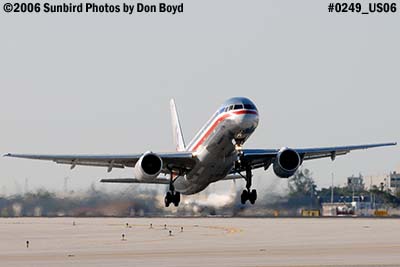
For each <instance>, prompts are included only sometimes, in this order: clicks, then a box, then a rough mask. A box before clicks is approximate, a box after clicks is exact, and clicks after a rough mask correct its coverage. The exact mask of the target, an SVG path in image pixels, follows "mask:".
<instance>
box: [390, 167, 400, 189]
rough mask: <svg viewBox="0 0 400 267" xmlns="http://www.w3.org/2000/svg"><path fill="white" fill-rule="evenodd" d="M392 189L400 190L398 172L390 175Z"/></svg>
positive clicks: (399, 174)
mask: <svg viewBox="0 0 400 267" xmlns="http://www.w3.org/2000/svg"><path fill="white" fill-rule="evenodd" d="M390 187H391V188H400V173H397V172H396V171H394V172H392V173H390Z"/></svg>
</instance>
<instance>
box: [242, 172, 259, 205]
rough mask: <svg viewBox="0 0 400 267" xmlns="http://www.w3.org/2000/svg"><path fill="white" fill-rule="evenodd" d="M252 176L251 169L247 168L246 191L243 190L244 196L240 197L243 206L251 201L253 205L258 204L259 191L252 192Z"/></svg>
mask: <svg viewBox="0 0 400 267" xmlns="http://www.w3.org/2000/svg"><path fill="white" fill-rule="evenodd" d="M252 176H253V175H252V173H251V167H250V166H248V167H246V177H244V178H245V180H246V189H244V190H243V192H242V195H241V196H240V202H241V203H242V204H245V203H246V201H247V200H248V201H250V203H251V204H254V203H256V200H257V191H256V190H255V189H253V190H251V191H250V188H251V178H252Z"/></svg>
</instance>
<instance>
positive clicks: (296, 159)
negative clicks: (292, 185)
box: [273, 147, 301, 178]
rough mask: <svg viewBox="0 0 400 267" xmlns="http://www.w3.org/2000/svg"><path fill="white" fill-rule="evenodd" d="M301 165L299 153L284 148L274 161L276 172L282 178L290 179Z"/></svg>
mask: <svg viewBox="0 0 400 267" xmlns="http://www.w3.org/2000/svg"><path fill="white" fill-rule="evenodd" d="M300 165H301V158H300V155H299V153H297V152H296V151H295V150H293V149H290V148H287V147H284V148H282V149H281V150H280V151H279V152H278V155H277V156H276V159H275V161H274V167H273V168H274V172H275V174H276V175H277V176H278V177H280V178H289V177H290V176H292V175H293V174H294V173H295V172H296V171H297V169H298V168H299V167H300Z"/></svg>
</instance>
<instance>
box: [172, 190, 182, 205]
mask: <svg viewBox="0 0 400 267" xmlns="http://www.w3.org/2000/svg"><path fill="white" fill-rule="evenodd" d="M180 201H181V193H179V192H175V194H174V195H173V201H172V202H173V203H174V206H175V207H178V206H179V202H180Z"/></svg>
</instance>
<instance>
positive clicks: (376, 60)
mask: <svg viewBox="0 0 400 267" xmlns="http://www.w3.org/2000/svg"><path fill="white" fill-rule="evenodd" d="M53 2H54V3H62V2H61V1H53ZM73 2H74V1H73ZM111 2H112V3H116V4H118V3H122V2H120V1H113V0H111V1H110V2H109V3H111ZM154 3H156V2H154ZM171 3H181V2H175V1H174V2H171ZM183 3H184V12H183V13H182V14H175V15H171V14H160V13H154V14H133V15H126V14H15V13H10V14H6V13H5V12H3V10H1V12H0V13H1V14H0V34H1V42H0V55H1V57H0V92H1V97H0V123H1V131H0V136H1V138H0V153H1V154H4V153H8V152H13V153H46V154H47V153H49V154H57V153H60V154H67V153H71V154H79V153H91V154H95V153H101V154H104V153H107V154H118V153H141V152H145V151H148V150H152V151H154V152H165V151H173V150H174V144H173V139H172V130H171V125H170V124H171V123H170V114H169V99H170V98H172V97H174V98H175V100H176V103H177V108H178V111H179V113H180V117H181V118H180V120H181V123H182V128H183V131H184V135H185V138H186V141H189V140H190V139H191V138H192V137H193V136H194V135H195V133H196V131H198V130H199V129H200V127H201V126H202V124H203V123H205V122H206V121H207V120H208V118H209V117H210V116H211V115H212V114H213V113H214V112H215V110H216V109H217V108H218V107H219V105H220V104H221V103H222V102H223V101H224V100H225V99H227V98H230V97H233V96H246V97H249V98H250V99H252V100H253V101H254V102H255V103H256V105H257V107H258V109H259V113H260V123H259V126H258V128H257V130H256V132H255V133H254V134H253V136H252V137H251V138H250V139H249V140H248V142H247V143H246V145H245V147H246V148H280V147H282V146H288V147H294V148H296V147H318V146H334V145H351V144H364V143H374V142H387V141H399V139H400V123H399V116H398V114H399V112H398V105H399V96H400V90H399V85H400V82H399V75H398V74H399V67H398V66H399V62H400V51H399V47H400V35H399V34H398V33H399V31H398V25H399V23H400V19H399V16H398V14H397V13H396V14H373V15H361V14H351V13H346V14H336V13H328V9H327V7H328V3H329V2H327V1H317V0H316V1H295V0H293V1H264V0H262V1H261V0H260V1H232V0H229V1H222V0H221V1H184V2H183ZM362 3H366V2H362ZM399 12H400V11H399ZM399 152H400V148H399V146H397V147H394V148H393V147H391V148H378V149H371V150H367V151H359V152H358V151H357V152H352V153H350V154H349V155H346V156H342V157H338V158H337V159H336V160H335V161H334V162H331V160H330V159H322V160H316V161H312V162H311V161H309V162H306V163H304V167H306V168H309V169H310V170H311V171H312V172H313V175H314V178H315V180H316V182H317V184H318V185H319V186H320V187H323V186H329V185H330V184H331V174H332V173H334V176H335V184H343V183H344V182H345V180H346V177H347V176H350V175H352V174H355V175H357V174H358V173H362V174H363V175H364V176H366V177H370V176H381V175H385V174H388V173H389V172H390V171H393V170H395V169H399V168H400V157H399ZM132 175H133V170H132V169H130V168H128V169H124V170H113V171H112V172H111V173H107V171H106V169H105V168H96V167H92V168H90V167H79V166H78V167H77V168H75V169H74V170H72V171H71V170H70V169H69V167H68V166H65V165H57V164H55V163H52V162H41V161H31V160H21V159H10V158H0V181H1V183H0V188H2V189H1V190H2V192H3V193H7V194H11V193H15V192H21V191H23V190H24V187H25V185H24V184H25V179H28V187H29V189H35V188H48V189H52V190H62V188H63V181H64V178H65V177H69V178H70V179H69V186H70V188H71V189H74V190H79V189H83V188H86V187H88V186H89V185H90V184H92V183H95V184H98V180H99V179H100V178H106V177H107V178H110V177H132ZM255 180H256V181H255V185H257V184H264V183H267V184H268V183H277V182H278V183H285V182H286V181H281V180H279V179H278V178H276V176H275V175H274V174H273V171H272V168H270V169H269V170H268V171H266V172H264V171H263V170H259V171H257V172H256V178H255ZM108 186H109V187H108V188H109V189H110V188H111V190H112V188H113V187H112V185H108ZM0 193H1V192H0Z"/></svg>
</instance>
